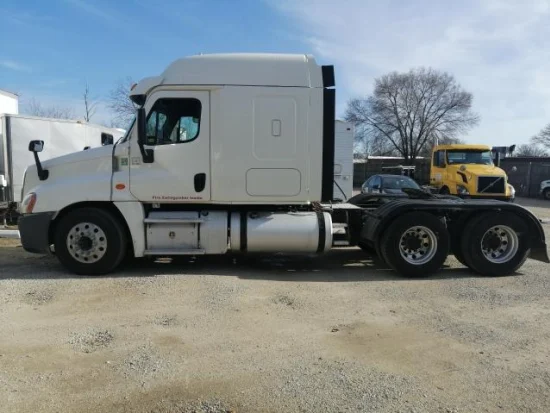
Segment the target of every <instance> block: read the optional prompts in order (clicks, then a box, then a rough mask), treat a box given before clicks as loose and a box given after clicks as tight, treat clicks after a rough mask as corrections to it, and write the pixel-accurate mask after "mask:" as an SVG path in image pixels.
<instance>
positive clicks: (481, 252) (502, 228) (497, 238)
mask: <svg viewBox="0 0 550 413" xmlns="http://www.w3.org/2000/svg"><path fill="white" fill-rule="evenodd" d="M527 230H528V228H527V225H526V223H525V221H523V220H522V219H521V218H520V217H518V216H517V215H515V214H513V213H509V212H497V213H495V212H486V213H484V214H482V215H480V216H478V217H476V218H474V219H472V220H471V221H470V222H468V224H467V225H466V227H465V228H464V232H463V236H462V240H461V250H462V255H463V256H464V259H465V261H466V264H467V265H468V267H470V268H472V269H473V270H474V271H476V272H478V273H479V274H482V275H487V276H503V275H509V274H512V273H514V272H516V270H517V269H518V268H520V267H521V266H522V265H523V264H524V263H525V260H527V257H528V256H529V252H530V247H529V240H528V234H527Z"/></svg>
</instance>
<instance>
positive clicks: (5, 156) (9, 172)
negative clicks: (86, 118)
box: [0, 114, 124, 216]
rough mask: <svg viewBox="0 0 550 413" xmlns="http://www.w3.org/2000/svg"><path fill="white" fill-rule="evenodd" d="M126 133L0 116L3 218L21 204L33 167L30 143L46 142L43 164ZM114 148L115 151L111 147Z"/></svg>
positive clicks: (59, 121)
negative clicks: (27, 171) (26, 178)
mask: <svg viewBox="0 0 550 413" xmlns="http://www.w3.org/2000/svg"><path fill="white" fill-rule="evenodd" d="M123 135H124V131H122V130H120V129H115V128H107V127H104V126H101V125H96V124H91V123H85V122H80V121H76V120H65V119H49V118H41V117H35V116H27V115H10V114H1V115H0V216H1V212H2V211H5V210H7V209H10V208H11V210H14V211H15V210H16V209H17V205H18V204H19V203H20V202H21V190H22V187H23V175H24V173H25V169H26V168H27V166H29V165H31V164H33V163H34V157H33V154H32V153H30V152H29V150H28V147H29V141H31V140H32V139H34V138H36V137H37V136H40V138H41V140H43V141H44V143H45V145H44V152H43V153H42V154H41V157H42V159H43V160H47V159H51V158H56V157H59V156H62V155H67V154H70V153H73V152H79V151H83V150H84V149H86V148H95V147H99V146H102V145H112V143H113V140H115V139H119V138H120V137H122V136H123ZM111 148H112V147H111Z"/></svg>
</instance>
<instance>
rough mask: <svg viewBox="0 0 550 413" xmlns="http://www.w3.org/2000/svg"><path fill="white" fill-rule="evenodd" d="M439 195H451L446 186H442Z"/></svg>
mask: <svg viewBox="0 0 550 413" xmlns="http://www.w3.org/2000/svg"><path fill="white" fill-rule="evenodd" d="M439 193H440V194H441V195H451V191H450V190H449V188H448V187H446V186H444V187H443V188H441V189H440V190H439Z"/></svg>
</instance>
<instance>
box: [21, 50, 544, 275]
mask: <svg viewBox="0 0 550 413" xmlns="http://www.w3.org/2000/svg"><path fill="white" fill-rule="evenodd" d="M334 86H335V82H334V69H333V67H332V66H319V65H318V64H317V63H316V61H315V59H314V57H313V56H311V55H286V54H214V55H200V56H191V57H186V58H182V59H178V60H176V61H174V62H173V63H171V64H170V65H169V66H168V67H167V68H166V69H165V70H164V72H163V73H161V74H160V75H158V76H154V77H149V78H145V79H143V80H141V81H140V82H139V83H137V84H136V85H134V87H133V88H132V90H131V92H130V97H131V99H132V101H133V102H134V103H135V104H136V105H137V110H136V117H135V120H134V122H133V124H132V125H131V127H130V128H129V129H128V132H127V134H126V135H125V136H124V137H123V138H121V139H120V140H118V141H117V142H116V143H115V144H114V145H111V146H105V147H100V148H94V149H90V150H87V151H80V152H77V153H73V154H70V155H66V156H62V157H59V158H55V159H50V160H48V161H45V162H41V161H40V159H39V156H38V152H40V151H41V150H42V149H43V146H44V144H43V143H42V142H41V141H40V140H39V139H37V140H34V141H31V142H30V143H29V150H30V151H31V152H33V153H35V154H36V164H35V165H32V166H30V167H29V168H28V169H27V170H26V173H25V179H24V187H23V193H24V200H23V202H22V205H21V213H22V214H23V215H22V217H21V218H20V221H19V230H20V234H21V241H22V244H23V247H24V248H25V250H27V251H30V252H36V253H49V252H52V253H54V254H55V255H56V256H57V258H58V259H59V261H60V262H61V263H62V264H63V265H64V266H65V267H66V268H67V269H68V270H70V271H72V272H74V273H77V274H106V273H109V272H112V271H114V270H115V269H117V268H119V266H120V265H121V263H122V262H123V259H124V257H125V256H127V255H130V256H133V257H144V256H173V255H199V254H225V253H232V254H246V253H252V252H260V253H281V252H282V253H304V254H311V253H317V254H321V253H323V252H325V251H328V250H330V249H331V247H332V246H333V234H335V233H338V234H340V233H341V232H342V230H343V231H344V234H345V238H346V239H347V241H348V245H359V246H361V247H362V248H365V249H367V248H368V249H372V250H374V251H376V252H377V254H378V256H379V257H380V258H381V259H382V260H384V261H385V262H386V263H387V264H388V265H389V266H391V267H392V268H393V269H394V270H395V271H397V272H398V273H400V274H403V275H406V276H422V275H429V274H432V273H434V272H435V271H437V270H439V269H440V268H441V266H442V264H443V263H444V261H445V259H446V257H447V256H448V254H454V255H455V256H457V257H458V258H459V260H461V261H462V262H463V263H465V264H466V265H467V266H468V267H470V268H471V269H472V270H473V271H476V272H478V273H481V274H485V275H503V274H509V273H512V272H514V271H516V270H517V269H518V268H519V267H521V265H522V264H523V263H524V262H525V260H526V259H527V258H528V257H531V258H532V259H535V260H539V261H543V262H546V263H548V262H550V260H549V258H548V253H547V250H546V242H545V237H544V232H543V229H542V226H541V223H540V222H539V220H537V219H536V218H535V216H534V215H533V214H531V213H530V212H529V211H527V210H526V209H524V208H521V207H519V206H517V205H514V204H508V203H504V202H499V201H485V200H462V199H457V198H455V197H450V196H442V195H432V194H429V193H426V192H424V191H414V190H411V191H409V192H408V194H409V198H406V199H403V198H401V197H400V198H392V197H391V196H390V195H382V194H372V195H358V196H355V197H351V198H350V199H348V200H347V202H337V201H335V200H334V199H335V198H336V197H335V195H334V194H333V189H334V186H333V182H334V149H335V126H334V125H335V89H334ZM37 138H38V137H37Z"/></svg>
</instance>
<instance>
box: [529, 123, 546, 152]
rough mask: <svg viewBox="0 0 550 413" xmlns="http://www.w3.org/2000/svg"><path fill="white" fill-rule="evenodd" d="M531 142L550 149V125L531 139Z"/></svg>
mask: <svg viewBox="0 0 550 413" xmlns="http://www.w3.org/2000/svg"><path fill="white" fill-rule="evenodd" d="M531 142H532V143H534V144H535V145H542V146H543V147H545V148H547V149H550V123H549V124H548V125H546V126H545V127H544V129H543V130H541V131H540V132H539V133H538V134H536V135H535V136H533V137H532V138H531Z"/></svg>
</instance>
